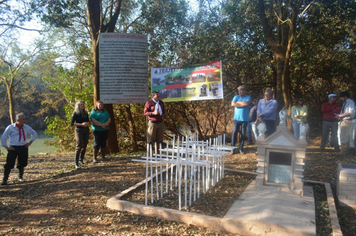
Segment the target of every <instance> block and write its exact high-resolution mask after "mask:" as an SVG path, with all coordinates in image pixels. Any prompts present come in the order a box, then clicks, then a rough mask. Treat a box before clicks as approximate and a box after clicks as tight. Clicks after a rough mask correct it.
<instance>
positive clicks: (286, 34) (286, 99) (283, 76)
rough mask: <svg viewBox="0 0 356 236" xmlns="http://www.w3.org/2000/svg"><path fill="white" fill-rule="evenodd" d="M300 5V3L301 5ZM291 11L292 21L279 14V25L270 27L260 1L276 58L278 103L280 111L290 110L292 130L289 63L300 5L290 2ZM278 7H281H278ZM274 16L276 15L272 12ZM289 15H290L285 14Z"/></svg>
mask: <svg viewBox="0 0 356 236" xmlns="http://www.w3.org/2000/svg"><path fill="white" fill-rule="evenodd" d="M299 4H300V3H299ZM289 5H290V8H289V9H291V11H292V12H291V13H290V15H291V19H283V17H282V16H283V15H284V14H282V13H280V14H279V17H278V20H277V25H276V26H271V25H269V22H271V21H269V20H268V19H267V16H266V13H265V11H266V7H265V2H264V1H263V0H259V5H258V7H259V16H260V21H261V24H262V28H263V32H264V35H265V37H266V40H267V42H268V45H269V46H270V47H271V50H272V52H273V55H274V57H275V58H276V63H277V69H276V83H277V91H276V99H277V102H278V111H279V110H280V109H281V108H282V107H286V108H287V109H288V115H287V127H288V129H289V130H292V121H291V119H290V116H291V107H292V94H291V81H290V69H289V63H290V58H291V53H292V47H293V43H294V41H295V37H296V19H297V17H298V9H299V5H298V6H296V5H294V4H293V3H292V2H291V1H290V2H289ZM277 7H281V6H278V5H277ZM271 13H272V14H271ZM270 15H271V16H273V15H274V13H273V12H270ZM285 15H289V14H285ZM273 28H277V35H275V33H274V32H273Z"/></svg>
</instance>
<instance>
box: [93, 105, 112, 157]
mask: <svg viewBox="0 0 356 236" xmlns="http://www.w3.org/2000/svg"><path fill="white" fill-rule="evenodd" d="M90 120H91V122H92V123H91V124H92V125H91V127H92V129H93V135H94V157H93V163H97V162H98V160H97V156H98V152H99V149H101V158H102V160H105V151H106V141H107V139H108V135H109V124H110V123H111V119H110V115H109V113H108V112H107V111H106V110H104V104H103V102H102V101H97V102H96V103H95V107H94V109H93V110H92V111H91V113H90Z"/></svg>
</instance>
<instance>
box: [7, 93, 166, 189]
mask: <svg viewBox="0 0 356 236" xmlns="http://www.w3.org/2000/svg"><path fill="white" fill-rule="evenodd" d="M164 112H165V109H164V103H163V102H162V101H161V100H159V93H158V91H154V92H153V93H152V98H151V99H150V100H149V101H147V103H146V105H145V108H144V114H145V115H146V116H147V117H148V129H147V141H148V143H150V144H153V143H155V142H157V143H162V142H163V133H164V129H163V114H164ZM25 122H26V117H25V115H24V114H23V113H19V114H17V115H16V122H15V123H14V124H10V125H9V126H7V127H6V129H5V131H4V133H3V134H2V136H1V145H2V146H3V147H4V148H5V149H6V150H7V151H8V153H7V157H6V164H5V165H4V177H3V180H2V182H1V185H7V181H8V178H9V175H10V172H11V170H12V169H13V168H14V167H15V163H16V159H17V166H16V167H17V168H18V170H19V175H18V181H19V182H23V174H24V168H25V167H26V166H27V163H28V147H29V146H30V145H31V144H32V143H33V141H35V139H36V138H37V133H36V131H34V130H33V129H32V128H31V127H30V126H29V125H27V124H25ZM110 123H111V118H110V115H109V113H108V112H107V111H106V110H105V109H104V104H103V102H102V101H97V102H96V103H95V106H94V109H93V110H92V111H91V113H90V114H89V113H88V111H87V110H86V109H85V105H84V102H83V101H79V102H77V103H76V104H75V108H74V112H73V115H72V117H71V121H70V124H71V125H72V126H74V127H75V132H74V134H75V139H76V148H75V157H74V165H75V168H76V169H78V168H80V167H81V166H84V165H85V164H84V157H85V153H86V148H87V144H88V140H89V132H90V131H89V126H90V125H91V127H92V131H93V136H94V150H93V163H97V162H99V161H98V154H99V151H100V153H101V159H102V160H105V159H106V158H105V154H106V142H107V139H108V135H109V125H110ZM27 135H30V136H31V138H30V140H26V136H27Z"/></svg>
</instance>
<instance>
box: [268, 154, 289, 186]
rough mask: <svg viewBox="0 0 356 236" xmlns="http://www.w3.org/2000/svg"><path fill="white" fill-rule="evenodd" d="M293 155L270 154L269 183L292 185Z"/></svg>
mask: <svg viewBox="0 0 356 236" xmlns="http://www.w3.org/2000/svg"><path fill="white" fill-rule="evenodd" d="M291 173H292V153H283V152H269V165H268V180H267V181H268V182H270V183H276V184H290V179H291Z"/></svg>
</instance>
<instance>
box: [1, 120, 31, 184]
mask: <svg viewBox="0 0 356 236" xmlns="http://www.w3.org/2000/svg"><path fill="white" fill-rule="evenodd" d="M25 122H26V117H25V115H24V114H23V113H19V114H17V115H16V122H15V123H14V124H11V125H9V126H7V127H6V129H5V131H4V133H3V134H2V136H1V145H2V146H3V147H4V148H5V149H6V150H7V157H6V164H5V165H4V179H3V181H2V182H1V185H7V180H8V178H9V175H10V172H11V170H12V169H13V168H14V167H15V162H16V158H17V168H18V169H19V182H23V173H24V168H25V167H26V166H27V162H28V147H29V146H30V145H31V144H32V142H33V141H34V140H35V139H36V138H37V133H36V131H34V130H33V129H32V128H31V127H30V126H28V125H26V124H25ZM27 134H30V135H31V139H30V141H29V142H28V140H27V141H26V135H27ZM7 140H9V144H10V145H8V144H7Z"/></svg>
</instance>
